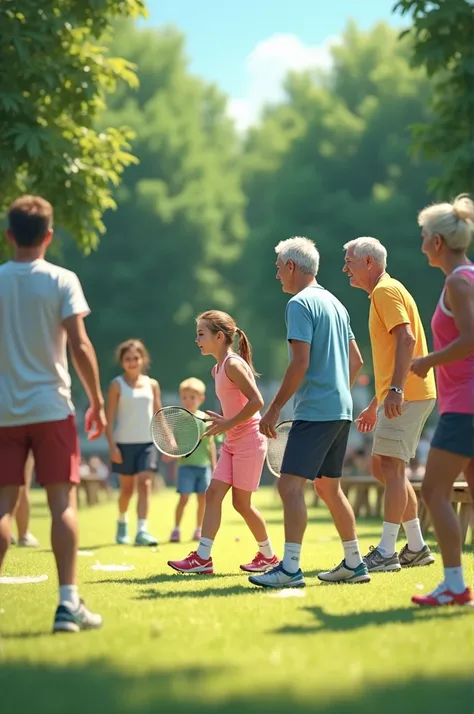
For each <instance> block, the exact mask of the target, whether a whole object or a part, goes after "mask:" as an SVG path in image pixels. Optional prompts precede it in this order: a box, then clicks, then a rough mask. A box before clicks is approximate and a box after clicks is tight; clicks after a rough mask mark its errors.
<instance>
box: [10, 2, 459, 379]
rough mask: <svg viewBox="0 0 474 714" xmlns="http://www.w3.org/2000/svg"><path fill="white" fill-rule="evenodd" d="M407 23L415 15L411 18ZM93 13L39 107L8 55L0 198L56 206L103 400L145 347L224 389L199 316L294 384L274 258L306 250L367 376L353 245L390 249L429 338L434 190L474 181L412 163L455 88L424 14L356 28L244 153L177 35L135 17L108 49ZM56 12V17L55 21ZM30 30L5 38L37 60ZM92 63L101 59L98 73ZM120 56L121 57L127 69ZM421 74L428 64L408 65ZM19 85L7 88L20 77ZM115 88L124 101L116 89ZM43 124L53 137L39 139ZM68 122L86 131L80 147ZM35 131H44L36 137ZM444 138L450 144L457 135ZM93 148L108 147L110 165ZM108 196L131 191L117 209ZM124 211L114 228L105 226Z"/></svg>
mask: <svg viewBox="0 0 474 714" xmlns="http://www.w3.org/2000/svg"><path fill="white" fill-rule="evenodd" d="M456 3H457V4H458V5H459V7H461V5H460V4H459V0H455V4H456ZM439 4H440V5H442V4H443V3H439ZM461 4H462V3H461ZM464 4H466V3H464ZM467 4H468V3H467ZM30 5H31V6H33V5H34V3H29V2H26V3H24V6H23V5H22V11H21V12H22V13H23V16H24V17H27V13H28V12H30V13H31V12H32V11H31V7H29V6H30ZM56 5H57V6H58V7H59V11H58V12H59V15H58V20H57V23H58V26H57V27H56V25H54V23H53V29H54V28H56V29H55V30H54V31H55V32H56V33H57V32H59V33H63V34H64V33H66V30H65V29H64V27H66V25H65V24H64V23H65V13H66V11H67V12H72V10H71V8H72V7H73V6H74V5H75V3H73V2H72V0H70V1H69V2H63V3H56ZM399 5H400V8H399V9H404V10H405V11H406V12H408V11H409V10H410V9H411V10H413V8H410V7H409V5H410V3H399ZM401 5H403V6H404V8H402V7H401ZM418 5H419V6H420V7H421V5H423V3H418ZM434 5H436V3H435V4H434ZM14 6H15V2H13V0H10V2H8V3H6V4H4V5H2V10H1V12H2V13H3V15H4V16H6V12H7V11H9V10H10V9H12V11H13V10H14ZM83 6H84V3H83V4H81V7H83ZM85 6H86V8H88V13H89V14H86V15H80V14H76V15H75V19H74V22H72V21H71V20H70V19H69V20H68V22H70V24H71V25H72V27H73V29H72V30H67V32H69V33H70V34H71V33H72V35H73V38H74V37H75V39H74V41H73V39H71V43H72V45H71V47H72V46H74V47H76V45H77V42H78V39H77V38H78V37H79V36H83V35H81V34H80V33H88V35H87V41H84V43H83V45H81V48H80V50H79V49H77V48H76V50H74V52H73V51H72V50H71V51H70V52H69V50H70V46H68V45H67V43H66V50H67V51H66V52H64V53H63V54H64V56H61V58H60V59H61V62H63V66H62V69H61V62H60V61H59V59H58V62H57V63H56V64H55V65H54V67H55V68H56V71H57V74H56V75H55V76H54V78H50V79H49V80H48V79H47V76H48V74H47V72H44V71H43V70H44V67H43V68H42V75H43V74H44V77H43V76H41V77H39V78H38V79H37V81H36V80H35V81H36V83H35V82H33V83H32V84H33V86H34V87H35V88H36V87H37V91H36V89H35V92H34V93H31V92H28V91H27V90H25V86H26V84H27V82H28V76H29V75H28V72H30V73H31V72H33V71H34V67H29V64H28V62H30V60H29V59H28V57H27V59H28V62H27V61H26V60H25V59H24V58H23V59H22V57H21V54H20V52H21V50H18V48H17V47H16V43H15V42H13V39H12V38H13V36H12V38H11V42H10V45H9V47H10V49H9V50H8V52H7V55H6V56H7V58H8V57H10V55H11V57H10V59H9V60H8V61H11V63H13V62H14V61H16V62H17V64H18V63H19V66H20V67H21V72H19V71H17V72H16V74H19V75H20V76H19V79H18V81H17V83H16V85H15V83H14V82H12V81H11V77H10V78H9V79H8V82H7V83H6V84H5V83H4V84H3V85H2V93H1V94H0V125H2V126H6V127H8V128H7V136H6V137H5V133H4V132H3V133H2V141H3V144H2V145H1V147H0V148H1V154H0V161H1V162H2V164H1V165H2V167H4V168H3V170H2V173H1V176H2V178H1V179H0V183H1V184H2V186H3V188H4V192H3V198H4V199H5V202H6V199H10V198H11V197H12V196H13V195H16V194H17V193H18V192H19V191H21V190H23V189H24V188H31V190H36V191H38V192H39V193H42V194H44V195H45V196H46V197H49V198H52V199H53V202H54V204H55V206H56V218H57V220H56V223H57V226H58V227H59V226H60V227H61V228H64V229H66V231H67V236H66V238H65V239H63V240H62V242H61V243H60V249H61V255H60V260H61V261H63V262H64V263H65V264H67V265H68V266H69V267H71V268H72V269H73V270H76V271H77V272H78V274H79V275H80V277H81V279H82V281H83V284H84V288H85V291H86V294H87V297H88V300H89V302H90V304H91V307H92V315H91V317H90V318H89V320H88V325H89V331H90V333H91V336H92V338H93V340H94V343H95V345H96V347H97V351H98V353H99V358H100V361H101V365H102V373H103V377H104V382H106V381H107V380H108V379H109V378H110V377H111V376H112V374H113V373H114V371H115V370H116V366H114V365H113V362H112V358H113V350H114V347H115V345H116V344H117V343H118V342H119V341H121V340H123V339H125V338H127V337H130V336H137V337H141V338H142V339H144V341H145V342H146V344H147V346H148V347H149V349H150V351H151V353H152V358H153V363H154V364H153V374H154V375H155V376H157V377H158V378H159V379H160V381H161V382H162V384H163V386H164V387H165V388H166V389H170V390H174V389H175V388H176V385H177V383H178V381H179V380H180V379H182V378H184V377H186V376H189V375H190V374H195V375H196V376H201V377H203V378H204V379H206V381H208V382H209V381H210V379H209V371H210V367H211V364H210V361H209V360H206V359H203V358H201V357H200V356H199V355H198V354H197V352H196V350H195V347H194V344H193V340H194V317H195V315H196V314H197V313H198V312H199V311H200V310H203V309H207V308H210V307H216V308H221V309H225V310H228V311H230V312H231V313H232V314H233V315H234V316H235V318H236V319H237V321H238V323H239V324H240V326H241V327H242V328H243V329H245V330H246V331H247V332H248V334H249V337H250V339H251V341H252V342H253V344H254V347H255V359H256V365H257V368H258V369H259V370H260V371H261V372H262V373H263V374H264V377H265V378H266V379H273V378H279V377H280V376H281V373H282V370H283V367H284V365H285V362H286V342H285V336H284V322H283V312H284V305H285V301H286V299H287V296H285V295H283V294H282V293H281V290H280V287H279V285H278V284H277V283H276V281H275V279H274V276H275V269H274V261H275V253H274V246H275V245H276V243H278V241H280V240H282V239H284V238H287V237H289V236H291V235H298V234H300V235H307V236H308V237H310V238H312V239H314V240H315V241H316V243H317V245H318V247H319V249H320V251H321V272H320V280H321V282H322V283H323V284H324V285H325V286H326V287H328V288H329V289H331V290H333V291H334V292H335V293H336V295H338V297H339V298H340V299H341V300H342V301H343V302H344V303H345V304H346V305H347V306H348V308H349V310H350V313H351V318H352V322H353V327H354V329H355V332H356V336H357V338H358V340H359V342H360V344H361V346H362V348H363V351H364V353H365V356H366V357H367V358H369V359H368V362H367V369H368V371H370V350H369V342H368V334H367V313H368V304H367V298H366V295H365V294H363V293H361V292H360V291H356V290H354V289H352V288H350V286H349V284H348V281H347V279H346V278H345V276H344V275H343V274H342V272H341V268H342V263H343V249H342V247H343V244H344V243H345V242H346V241H347V240H350V239H351V238H354V237H357V236H359V235H374V236H376V237H378V238H379V239H380V240H382V241H383V242H384V243H385V245H386V246H387V249H388V252H389V270H390V272H391V273H392V274H394V275H395V276H396V277H398V278H399V279H401V280H402V281H403V282H405V283H406V285H407V287H408V288H409V289H410V290H411V291H412V293H413V294H414V296H415V298H416V300H417V302H418V304H419V307H420V311H421V313H422V316H423V318H424V321H425V325H426V326H427V332H428V333H429V328H428V323H429V318H430V315H431V312H432V309H433V307H434V304H435V301H436V297H437V294H438V292H439V289H440V285H441V275H439V274H438V273H437V272H436V271H433V270H432V269H430V268H429V267H428V266H427V264H426V261H425V259H424V257H423V256H422V255H421V253H420V250H419V230H418V227H417V224H416V215H417V212H418V211H419V210H420V209H421V208H423V207H424V205H426V204H427V203H429V202H430V200H432V198H431V197H430V196H429V195H428V192H427V191H428V189H427V186H428V183H429V181H430V180H431V181H433V180H438V182H439V181H442V180H446V181H453V182H455V184H456V186H458V184H459V190H461V189H464V190H469V186H468V185H467V186H461V185H460V183H463V182H464V181H465V180H466V179H465V178H463V174H462V172H461V173H460V174H459V175H458V176H457V177H454V175H453V174H449V170H448V172H447V173H445V172H444V170H443V171H441V169H440V166H441V160H442V161H443V162H445V160H446V158H445V157H444V156H442V155H441V151H440V152H431V153H429V152H427V151H424V152H419V153H418V155H417V156H413V155H412V154H411V152H410V147H411V144H412V130H411V128H412V127H413V126H418V127H421V126H424V127H428V128H429V127H433V126H436V122H437V121H438V119H437V118H436V110H437V105H436V101H437V100H436V99H435V100H433V97H436V96H438V95H437V94H436V92H438V82H439V81H444V80H443V79H442V78H437V79H435V80H433V79H432V78H430V76H428V75H430V74H436V71H435V69H436V68H435V66H434V65H433V64H430V63H429V62H428V60H426V61H424V60H423V57H424V55H423V54H420V53H421V50H420V44H419V42H420V35H417V34H416V23H417V22H418V23H419V22H421V20H420V19H419V17H418V15H416V17H415V29H414V30H413V32H412V33H409V35H408V36H406V37H404V38H402V39H399V37H398V34H397V32H396V31H395V30H393V29H391V28H389V27H388V26H386V25H384V24H378V25H377V26H375V27H374V28H372V30H370V31H368V32H362V31H361V30H360V29H359V28H358V27H357V26H356V25H355V24H354V23H350V24H349V25H348V26H347V27H346V30H345V32H344V34H343V37H342V38H341V43H340V44H339V45H338V46H336V47H334V48H333V50H332V52H333V63H332V67H331V69H330V70H328V71H327V72H325V73H322V72H321V71H318V72H312V73H311V72H306V73H302V74H291V75H289V76H288V77H287V79H286V84H285V88H286V96H285V99H284V100H283V101H282V102H280V103H279V104H277V105H272V106H271V107H268V108H267V109H266V110H265V112H264V115H263V117H262V119H261V121H260V122H259V124H257V125H255V126H254V127H252V128H251V130H250V131H249V133H248V134H247V135H246V136H244V137H241V136H239V135H238V134H237V132H236V130H235V128H234V126H233V124H232V121H231V120H230V118H229V116H228V112H227V100H226V97H225V96H223V95H222V94H221V93H220V92H219V91H218V89H217V88H216V87H214V86H212V85H209V84H208V83H206V82H204V81H203V80H201V79H200V78H198V77H195V76H193V75H191V74H190V72H189V69H188V66H187V59H186V56H185V50H184V38H183V37H182V35H180V34H179V32H177V31H176V30H174V29H172V28H160V29H154V30H149V29H148V30H147V29H139V28H137V27H135V26H133V24H132V23H131V22H130V21H127V20H122V19H121V20H120V21H119V22H118V24H114V25H113V28H114V31H113V33H110V32H109V33H108V34H107V33H106V34H105V40H104V39H103V37H104V36H103V35H101V32H102V31H103V30H107V29H110V28H107V27H106V26H104V14H103V13H104V12H105V10H106V9H107V6H108V4H107V2H92V0H91V2H90V3H85ZM44 7H45V8H46V9H45V12H47V11H48V7H49V5H48V3H46V5H45V6H44ZM115 7H116V10H117V12H116V15H118V16H120V15H122V16H123V15H126V14H127V13H133V12H137V11H139V10H140V8H141V2H139V1H138V0H137V1H136V2H132V3H125V2H124V3H119V4H116V3H115ZM5 8H7V10H5ZM93 8H96V10H94V11H93ZM61 12H64V16H63V15H61ZM417 12H418V11H417ZM459 12H461V11H460V10H459ZM96 13H98V14H96ZM101 13H102V14H101ZM20 14H21V13H20V11H19V10H15V11H14V14H13V16H12V17H10V16H8V17H9V18H10V19H9V21H8V22H7V24H6V25H5V24H4V25H3V26H2V23H1V22H0V26H1V27H2V29H1V30H0V39H2V33H3V38H4V39H5V38H6V37H7V35H8V33H9V32H10V34H11V33H12V32H13V30H14V31H15V32H17V31H18V32H24V38H23V40H24V42H23V44H24V46H25V47H26V52H29V49H28V47H29V43H28V41H27V39H25V38H26V35H27V28H25V27H24V23H23V21H22V19H21V17H20V16H19V15H20ZM425 19H426V18H425ZM114 22H115V21H114ZM61 23H63V24H62V25H61ZM29 27H30V25H29V24H28V28H29ZM61 28H63V29H61ZM84 28H86V29H84ZM28 31H29V30H28ZM51 32H53V30H51ZM74 33H79V34H78V35H77V36H76V35H74ZM99 35H100V36H101V39H100V42H101V43H107V48H106V49H105V50H103V51H98V50H97V49H96V48H91V47H90V44H91V43H92V41H93V39H94V38H95V37H98V36H99ZM48 38H49V34H48V33H45V36H44V37H41V38H38V42H40V41H42V42H44V43H45V45H44V46H45V47H47V46H48V45H47V42H48V41H52V40H50V39H49V40H48ZM107 38H108V39H107ZM74 42H75V43H76V45H74ZM94 42H96V40H94ZM6 44H7V45H8V42H7V43H6ZM20 46H21V45H20ZM12 47H13V49H12ZM63 49H64V47H63ZM89 50H90V52H91V53H94V52H96V53H97V54H96V55H95V56H96V59H97V63H96V64H94V65H92V64H91V62H89V55H88V54H87V53H88V52H89ZM68 52H69V54H68ZM77 53H79V54H77ZM99 56H100V57H101V59H100V61H99V59H98V58H99ZM117 57H120V58H123V59H121V60H117V59H111V58H117ZM414 57H415V59H416V61H417V63H418V64H419V65H420V66H418V67H413V66H412V63H413V58H414ZM86 59H87V62H88V65H87V66H88V71H87V74H88V75H91V77H90V83H89V84H88V86H87V89H86V88H83V90H84V92H83V93H81V92H82V90H80V91H79V95H78V98H77V100H76V98H75V95H71V91H69V90H68V87H69V88H70V84H69V82H68V81H67V80H66V79H65V77H66V76H69V74H70V75H71V77H73V78H76V77H77V79H74V80H73V85H74V87H76V86H79V87H82V83H81V82H80V81H79V79H81V68H82V71H85V66H84V62H85V61H86ZM455 59H456V61H457V59H458V58H457V55H456V58H455ZM453 61H454V60H453ZM30 64H31V62H30ZM40 64H41V63H40ZM423 64H426V65H427V70H428V72H427V71H425V68H424V67H423V66H421V65H423ZM99 65H100V67H101V68H102V70H103V73H101V72H102V70H100V71H99V69H98V66H99ZM3 67H4V66H2V68H1V70H0V71H1V72H2V77H3V76H4V75H5V74H7V73H8V72H9V73H10V75H11V76H13V75H14V72H13V69H12V68H11V67H10V69H8V67H5V71H3ZM134 68H136V77H137V78H138V81H139V85H138V86H135V80H134V77H135V74H134V71H135V70H134ZM22 73H23V74H24V76H23V75H22ZM119 78H125V79H127V80H128V83H127V82H116V81H115V80H116V79H119ZM48 81H52V82H53V86H54V87H60V90H58V91H57V92H50V94H52V95H54V96H53V97H52V98H48V97H49V95H48V92H47V91H46V89H45V88H44V87H43V84H42V82H43V83H46V84H47V82H48ZM5 88H6V90H5V91H4V89H5ZM111 88H113V89H114V91H113V93H110V92H109V93H107V92H108V90H109V89H111ZM16 89H17V90H18V91H17V92H16V94H15V91H16ZM433 92H434V93H433ZM56 94H57V96H56ZM25 95H26V96H25ZM8 96H14V97H16V103H15V101H13V104H12V103H11V101H10V100H9V99H8ZM471 96H472V95H471ZM41 97H43V99H41ZM105 100H106V105H104V103H105ZM9 101H10V104H9ZM469 101H470V100H469ZM27 102H29V104H28V103H27ZM51 102H52V103H53V104H54V107H56V108H54V107H51ZM68 102H70V103H71V106H70V109H66V107H67V106H69V105H68ZM433 102H434V103H433ZM31 107H33V108H34V107H36V109H35V112H33V111H32V110H31ZM7 114H8V117H7V116H6V115H7ZM24 115H28V117H29V118H30V119H31V122H30V124H31V125H30V127H29V129H28V131H29V132H31V131H33V130H34V131H38V132H40V131H41V132H42V131H44V132H45V133H44V136H43V134H41V137H42V138H41V139H40V144H39V150H38V146H37V144H36V143H35V140H31V138H29V137H30V133H28V134H27V136H26V138H21V137H24V135H23V134H22V130H19V129H18V126H19V124H21V123H22V121H23V119H22V118H23V117H24ZM42 117H47V118H48V127H46V126H45V127H41V123H42V122H41V118H42ZM445 119H446V117H445V115H444V114H443V121H444V120H445ZM453 120H454V118H453ZM63 121H64V122H66V123H68V122H69V123H70V125H71V126H72V127H73V128H72V129H71V132H70V133H68V131H69V129H66V128H65V125H64V126H63V124H62V122H63ZM2 122H3V124H2ZM35 122H36V125H38V127H40V128H36V129H35V128H34V127H33V129H32V126H33V124H34V123H35ZM68 126H69V125H68ZM80 126H83V127H84V130H83V132H84V136H86V135H87V137H93V139H92V140H91V143H90V144H88V145H87V146H85V144H84V142H82V139H81V140H80V141H79V140H77V135H78V134H76V132H79V134H80V130H79V127H80ZM122 127H128V129H127V132H129V133H127V132H124V130H123V129H122ZM11 131H13V134H12V133H11ZM417 131H418V130H417ZM419 131H420V132H421V129H420V130H419ZM460 131H461V130H460ZM444 132H445V134H449V132H448V131H447V128H445V130H444ZM419 135H420V136H421V134H419ZM424 136H426V134H425V135H424ZM74 137H76V138H74ZM64 141H65V142H69V145H70V146H71V147H73V148H74V150H75V151H76V153H74V152H72V148H71V152H72V153H70V156H71V157H73V160H74V161H75V160H76V158H77V159H78V160H79V166H80V170H78V171H77V172H76V173H74V175H73V176H72V178H71V179H68V178H66V179H65V173H64V172H65V171H66V172H67V166H68V163H67V161H63V159H62V158H61V157H63V158H64V154H65V153H66V154H68V152H67V151H65V152H64V151H62V150H60V149H58V146H59V147H60V146H62V142H64ZM48 142H50V143H48ZM97 142H99V143H100V142H105V145H106V149H104V146H105V145H102V146H99V144H97ZM110 142H112V143H110ZM114 142H115V143H114ZM86 143H87V142H86ZM127 143H128V144H129V145H127V146H125V144H127ZM463 146H464V145H463ZM15 147H17V149H18V150H16V149H15ZM114 147H115V148H114ZM31 150H32V151H33V155H31ZM35 152H36V153H35ZM77 152H79V155H80V156H78V153H77ZM81 152H82V153H81ZM132 155H133V156H134V157H136V159H137V160H138V162H137V163H132V161H133V160H132ZM68 156H69V154H68ZM84 157H86V158H84ZM87 157H88V158H87ZM58 162H59V165H58ZM81 162H82V163H81ZM461 163H462V162H460V164H459V166H461ZM126 164H130V165H129V166H128V168H125V170H124V171H123V175H121V172H122V169H124V167H125V166H126ZM448 169H449V166H448ZM12 176H13V177H14V179H13V180H11V177H12ZM69 180H71V181H72V182H73V183H72V184H68V181H69ZM76 182H78V183H77V185H76ZM111 182H116V183H119V185H117V187H116V188H114V190H113V192H112V194H111V193H110V185H111ZM451 185H454V183H451V184H449V186H451ZM437 186H438V188H439V187H440V186H442V184H440V183H438V184H437ZM446 186H447V187H448V184H446ZM446 190H448V189H446ZM446 197H449V196H446ZM112 202H115V203H116V204H117V206H118V210H117V211H115V212H111V211H108V212H106V213H105V216H103V213H104V209H105V208H107V207H108V206H111V205H112ZM102 218H103V220H104V223H105V227H106V231H107V233H106V235H105V237H104V238H103V240H101V242H100V245H99V246H98V248H97V250H96V251H93V252H92V254H91V255H90V256H89V257H87V258H86V259H84V258H83V251H84V249H86V250H87V249H88V248H90V247H96V245H95V244H96V238H97V234H98V232H99V231H100V226H101V221H102Z"/></svg>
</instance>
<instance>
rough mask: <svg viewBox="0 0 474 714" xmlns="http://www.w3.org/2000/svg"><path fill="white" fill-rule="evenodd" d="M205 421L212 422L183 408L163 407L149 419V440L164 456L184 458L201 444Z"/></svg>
mask: <svg viewBox="0 0 474 714" xmlns="http://www.w3.org/2000/svg"><path fill="white" fill-rule="evenodd" d="M207 421H212V420H211V419H202V418H201V417H197V416H196V415H195V414H193V413H192V412H190V411H188V409H185V408H184V407H163V408H162V409H159V410H158V411H157V412H156V413H155V414H153V417H152V419H151V425H150V431H151V438H152V439H153V443H154V444H155V446H156V448H157V449H158V451H161V453H162V454H164V455H165V456H174V457H175V458H179V457H181V458H183V457H184V458H186V457H188V456H191V454H193V453H194V452H195V451H196V449H197V448H198V446H199V444H200V443H201V439H202V437H203V434H204V432H205V430H206V429H205V427H204V426H203V424H204V423H205V422H207Z"/></svg>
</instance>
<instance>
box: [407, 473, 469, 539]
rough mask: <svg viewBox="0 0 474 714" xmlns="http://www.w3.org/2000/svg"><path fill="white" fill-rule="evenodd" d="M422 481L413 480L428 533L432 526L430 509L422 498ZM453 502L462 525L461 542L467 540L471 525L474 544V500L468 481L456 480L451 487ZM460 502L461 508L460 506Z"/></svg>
mask: <svg viewBox="0 0 474 714" xmlns="http://www.w3.org/2000/svg"><path fill="white" fill-rule="evenodd" d="M421 483H422V482H421V481H412V482H411V485H412V486H413V488H414V491H415V493H416V496H417V498H418V518H419V519H420V525H421V530H422V532H423V534H425V533H427V532H428V530H429V529H430V526H431V520H430V514H429V511H428V509H427V507H426V505H425V503H424V501H423V499H422V498H421ZM450 500H451V503H452V504H453V508H454V511H455V512H456V513H457V515H458V517H459V525H460V527H461V542H462V543H465V542H466V537H467V531H468V529H469V526H471V544H472V545H473V546H474V502H473V500H472V495H471V492H470V490H469V486H468V485H467V482H466V481H455V482H454V484H453V488H452V489H451V499H450ZM458 504H459V508H458Z"/></svg>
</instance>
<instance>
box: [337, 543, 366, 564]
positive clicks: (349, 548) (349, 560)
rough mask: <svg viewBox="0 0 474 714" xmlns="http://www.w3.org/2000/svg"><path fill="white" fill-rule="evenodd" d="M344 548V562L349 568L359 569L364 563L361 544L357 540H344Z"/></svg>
mask: <svg viewBox="0 0 474 714" xmlns="http://www.w3.org/2000/svg"><path fill="white" fill-rule="evenodd" d="M342 547H343V548H344V560H345V561H346V565H347V567H348V568H353V569H354V570H355V568H357V566H358V565H360V564H361V563H362V557H361V555H360V550H359V542H358V541H357V539H356V540H345V541H344V540H343V541H342Z"/></svg>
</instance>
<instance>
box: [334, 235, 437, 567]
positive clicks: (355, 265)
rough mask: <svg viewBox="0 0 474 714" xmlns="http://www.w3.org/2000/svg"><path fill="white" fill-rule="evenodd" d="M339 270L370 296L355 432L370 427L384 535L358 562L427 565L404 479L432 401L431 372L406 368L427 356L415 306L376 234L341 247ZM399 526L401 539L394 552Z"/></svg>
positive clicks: (409, 488)
mask: <svg viewBox="0 0 474 714" xmlns="http://www.w3.org/2000/svg"><path fill="white" fill-rule="evenodd" d="M344 249H345V251H346V256H345V265H344V268H343V270H344V272H345V273H347V275H348V276H349V278H350V284H351V286H352V287H355V288H361V289H362V290H365V291H366V292H367V293H368V294H369V299H370V312H369V332H370V341H371V344H372V359H373V367H374V377H375V397H374V398H373V399H372V401H371V402H370V404H369V406H368V407H367V408H366V409H364V410H363V411H362V412H361V414H360V416H359V418H358V419H357V420H356V421H357V428H358V429H359V431H361V432H364V433H366V432H369V431H372V430H373V431H374V442H373V448H372V468H373V474H374V476H375V477H376V478H377V479H378V480H379V481H382V482H383V483H384V484H385V501H384V523H383V531H382V538H381V540H380V543H379V545H378V546H377V547H376V548H373V547H371V549H370V551H369V553H368V554H367V555H366V556H365V558H364V562H365V564H366V565H367V568H368V570H369V571H371V572H379V571H396V570H400V568H402V567H413V566H418V565H430V564H431V563H433V562H434V558H433V556H432V554H431V552H430V549H429V547H428V546H427V545H426V544H425V542H424V540H423V536H422V533H421V529H420V522H419V519H418V509H417V500H416V495H415V492H414V490H413V487H412V485H411V484H410V482H409V481H408V479H407V478H406V476H405V467H406V464H407V463H408V462H409V461H410V459H412V458H413V457H414V456H415V452H416V448H417V446H418V442H419V440H420V436H421V433H422V431H423V427H424V425H425V422H426V420H427V419H428V417H429V415H430V413H431V411H432V409H433V407H434V405H435V401H436V386H435V380H434V374H433V370H430V371H429V372H428V374H427V375H426V377H425V378H424V379H420V378H419V377H417V376H416V375H415V374H413V373H412V372H410V365H411V362H412V360H413V359H415V358H416V357H423V356H425V355H426V354H428V348H427V345H426V337H425V332H424V329H423V325H422V322H421V319H420V315H419V313H418V308H417V306H416V303H415V301H414V299H413V297H412V296H411V295H410V293H409V292H408V290H407V289H406V288H405V287H404V286H403V285H402V284H401V283H400V282H399V281H398V280H395V279H394V278H392V277H390V275H389V274H388V273H387V272H386V265H387V251H386V249H385V248H384V246H383V245H382V244H381V243H380V241H378V240H377V239H376V238H356V239H355V240H351V241H349V243H346V244H345V246H344ZM400 523H403V527H404V529H405V533H406V536H407V541H408V542H407V544H406V545H405V546H404V547H403V548H402V550H401V551H400V553H397V550H396V542H397V537H398V531H399V528H400Z"/></svg>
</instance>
